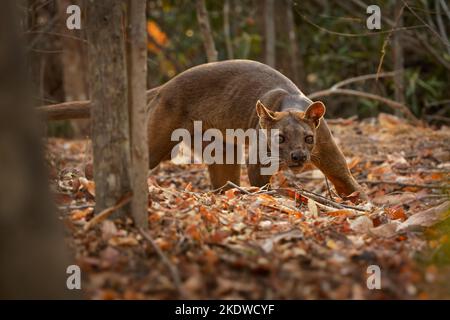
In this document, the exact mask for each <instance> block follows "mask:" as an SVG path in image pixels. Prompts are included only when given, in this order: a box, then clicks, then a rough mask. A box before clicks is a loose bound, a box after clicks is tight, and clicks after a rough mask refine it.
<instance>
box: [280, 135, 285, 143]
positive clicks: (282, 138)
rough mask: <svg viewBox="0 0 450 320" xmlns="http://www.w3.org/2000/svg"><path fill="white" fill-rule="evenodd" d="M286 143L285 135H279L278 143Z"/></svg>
mask: <svg viewBox="0 0 450 320" xmlns="http://www.w3.org/2000/svg"><path fill="white" fill-rule="evenodd" d="M284 141H286V138H285V137H284V136H283V135H281V134H280V135H279V136H278V143H283V142H284Z"/></svg>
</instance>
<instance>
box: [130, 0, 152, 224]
mask: <svg viewBox="0 0 450 320" xmlns="http://www.w3.org/2000/svg"><path fill="white" fill-rule="evenodd" d="M145 7H146V2H145V1H135V0H128V25H129V30H128V39H127V59H128V108H129V110H130V129H131V130H130V138H131V147H130V150H131V162H132V168H131V172H130V175H131V186H132V189H133V197H132V199H131V212H132V214H133V217H134V222H135V224H136V226H138V227H141V228H146V227H147V226H148V219H147V217H148V214H147V206H148V185H147V172H148V163H149V162H148V158H149V155H148V144H147V112H146V105H147V95H146V88H147V85H146V83H147V41H146V39H147V31H146V30H147V29H146V15H145V12H146V10H145Z"/></svg>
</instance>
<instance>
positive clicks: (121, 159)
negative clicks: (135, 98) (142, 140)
mask: <svg viewBox="0 0 450 320" xmlns="http://www.w3.org/2000/svg"><path fill="white" fill-rule="evenodd" d="M122 4H123V2H122V1H120V0H103V1H89V3H87V20H88V27H87V36H88V55H89V69H88V72H89V88H90V95H91V108H92V110H91V119H92V121H91V126H92V145H93V149H94V180H95V183H96V193H95V203H96V204H95V211H96V212H97V213H99V212H100V211H102V210H104V209H106V208H109V207H112V206H114V205H115V204H116V203H118V202H119V201H120V200H121V199H122V198H123V197H124V196H125V195H126V194H128V193H129V192H130V190H131V188H130V176H129V168H130V144H129V141H130V139H129V134H130V130H129V116H128V90H127V72H126V58H125V48H124V30H123V18H124V16H123V11H122ZM120 211H122V210H120ZM120 213H121V212H116V214H114V215H113V217H112V218H116V217H118V216H119V215H120Z"/></svg>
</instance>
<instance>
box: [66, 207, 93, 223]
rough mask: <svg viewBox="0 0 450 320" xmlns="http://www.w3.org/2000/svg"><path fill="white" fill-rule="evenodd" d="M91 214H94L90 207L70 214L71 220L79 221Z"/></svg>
mask: <svg viewBox="0 0 450 320" xmlns="http://www.w3.org/2000/svg"><path fill="white" fill-rule="evenodd" d="M92 212H94V208H92V207H89V208H86V209H82V210H73V211H72V212H71V218H72V220H81V219H83V218H86V217H87V216H88V215H90V214H91V213H92Z"/></svg>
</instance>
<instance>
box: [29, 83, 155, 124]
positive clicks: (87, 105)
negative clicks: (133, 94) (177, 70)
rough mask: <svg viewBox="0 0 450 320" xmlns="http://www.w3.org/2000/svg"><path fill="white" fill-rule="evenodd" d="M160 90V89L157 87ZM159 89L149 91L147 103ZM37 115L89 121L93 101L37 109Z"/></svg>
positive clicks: (50, 118)
mask: <svg viewBox="0 0 450 320" xmlns="http://www.w3.org/2000/svg"><path fill="white" fill-rule="evenodd" d="M157 88H159V87H157ZM157 88H153V89H150V90H147V103H148V102H150V100H151V99H153V97H154V96H155V94H156V92H157V90H156V89H157ZM36 110H37V114H38V116H39V117H40V118H41V119H45V120H47V121H48V120H67V119H88V118H90V117H91V101H90V100H83V101H68V102H63V103H57V104H49V105H46V106H42V107H37V108H36Z"/></svg>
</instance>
